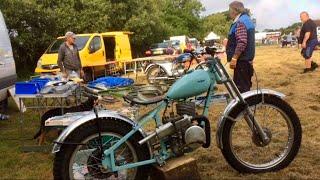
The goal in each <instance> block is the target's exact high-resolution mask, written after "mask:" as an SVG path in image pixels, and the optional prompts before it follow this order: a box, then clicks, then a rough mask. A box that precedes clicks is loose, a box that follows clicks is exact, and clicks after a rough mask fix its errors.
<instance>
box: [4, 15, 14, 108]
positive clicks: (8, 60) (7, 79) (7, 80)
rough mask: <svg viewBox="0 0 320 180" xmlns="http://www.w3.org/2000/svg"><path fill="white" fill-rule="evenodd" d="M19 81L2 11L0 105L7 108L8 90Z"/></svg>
mask: <svg viewBox="0 0 320 180" xmlns="http://www.w3.org/2000/svg"><path fill="white" fill-rule="evenodd" d="M16 80H17V74H16V66H15V62H14V59H13V54H12V48H11V43H10V38H9V34H8V30H7V26H6V24H5V21H4V18H3V16H2V13H1V11H0V104H1V105H2V107H4V108H6V107H7V104H8V89H9V88H10V87H11V86H13V85H14V83H15V82H16Z"/></svg>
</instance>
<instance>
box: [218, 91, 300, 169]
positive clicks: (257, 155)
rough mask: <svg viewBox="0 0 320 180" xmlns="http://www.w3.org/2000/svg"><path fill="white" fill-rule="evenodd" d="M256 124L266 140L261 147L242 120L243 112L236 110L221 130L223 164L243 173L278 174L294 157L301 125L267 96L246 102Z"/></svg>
mask: <svg viewBox="0 0 320 180" xmlns="http://www.w3.org/2000/svg"><path fill="white" fill-rule="evenodd" d="M246 101H247V103H248V104H249V107H250V109H251V111H252V112H253V113H254V117H255V119H256V121H257V122H258V123H259V124H260V126H261V127H262V129H263V131H264V133H265V134H266V135H267V136H268V137H269V138H270V140H269V141H268V142H267V143H262V141H261V140H260V138H258V137H257V135H255V134H256V133H252V131H251V129H250V128H249V126H248V124H247V122H246V120H245V119H244V114H245V113H244V112H245V110H244V108H243V107H240V106H239V107H237V108H235V109H234V110H233V111H232V112H231V113H230V117H231V119H234V121H232V120H228V121H226V123H225V126H224V128H223V135H222V143H223V144H222V145H223V148H222V150H221V151H222V153H223V156H224V157H225V159H226V160H227V162H228V163H229V164H230V165H231V166H232V167H233V168H234V169H236V170H237V171H239V172H243V173H263V172H270V171H278V170H280V169H283V168H285V167H287V166H288V165H289V164H290V163H291V162H292V161H293V159H294V158H295V157H296V155H297V153H298V151H299V148H300V144H301V136H302V135H301V133H302V130H301V125H300V121H299V118H298V116H297V114H296V113H295V111H294V110H293V109H292V108H291V106H290V105H289V104H288V103H286V102H285V101H284V100H282V99H280V98H278V97H275V96H270V95H265V96H264V97H262V96H261V95H259V96H254V97H251V98H249V99H247V100H246Z"/></svg>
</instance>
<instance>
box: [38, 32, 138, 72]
mask: <svg viewBox="0 0 320 180" xmlns="http://www.w3.org/2000/svg"><path fill="white" fill-rule="evenodd" d="M130 34H132V33H131V32H120V31H119V32H105V33H91V34H78V35H76V42H75V43H76V45H77V46H78V48H79V50H80V51H79V54H80V59H81V63H82V66H83V67H84V72H85V75H86V77H88V78H90V77H92V74H93V73H95V75H99V74H102V73H104V71H105V65H106V64H107V62H110V61H116V62H117V63H116V65H117V68H119V69H121V68H122V66H121V61H124V60H131V59H132V55H131V46H130V41H129V35H130ZM63 42H64V37H58V38H57V39H56V40H55V41H54V42H53V43H52V44H51V45H50V46H49V48H48V49H47V50H46V51H45V53H44V54H43V55H42V56H41V57H40V59H39V61H38V64H37V67H36V69H35V72H36V73H55V72H58V71H60V69H59V67H58V65H57V60H58V50H59V47H60V45H61V44H62V43H63ZM92 70H93V71H92Z"/></svg>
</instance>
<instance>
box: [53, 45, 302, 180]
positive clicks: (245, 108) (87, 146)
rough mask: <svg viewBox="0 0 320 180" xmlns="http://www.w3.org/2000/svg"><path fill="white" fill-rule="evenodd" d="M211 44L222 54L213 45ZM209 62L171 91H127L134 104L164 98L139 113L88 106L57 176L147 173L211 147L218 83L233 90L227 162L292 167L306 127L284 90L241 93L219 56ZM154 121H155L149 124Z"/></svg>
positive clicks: (220, 132)
mask: <svg viewBox="0 0 320 180" xmlns="http://www.w3.org/2000/svg"><path fill="white" fill-rule="evenodd" d="M207 52H209V53H210V54H211V55H213V54H214V50H212V49H207ZM212 57H214V56H212ZM201 67H203V68H199V69H197V70H193V71H190V72H188V73H187V74H186V75H184V76H183V77H182V78H181V79H179V80H178V81H176V82H175V83H174V84H173V85H172V86H171V88H170V89H169V91H168V92H167V94H166V95H165V96H164V97H155V98H152V99H150V98H143V97H141V96H131V95H128V96H126V97H125V98H124V99H125V100H126V101H128V102H129V103H131V104H138V105H151V104H154V105H156V107H155V108H154V109H152V110H151V111H149V112H148V113H146V114H144V115H143V116H141V117H139V118H137V119H134V120H132V119H129V118H127V117H124V116H123V115H120V114H118V113H117V112H115V111H109V110H97V109H96V108H95V109H94V111H90V112H83V115H81V116H79V117H77V120H76V121H75V122H73V123H72V124H71V125H69V126H68V127H67V128H66V129H65V130H64V131H63V132H62V134H61V135H60V136H59V138H58V139H57V140H56V142H55V145H54V148H53V153H55V158H54V168H53V175H54V178H55V179H108V178H112V179H114V178H118V179H147V178H148V176H149V170H150V165H152V164H157V165H160V166H165V162H166V161H167V160H168V159H170V158H174V157H177V156H182V155H184V154H186V153H188V152H191V151H194V150H196V149H197V148H199V147H203V148H209V147H210V144H211V129H210V121H209V119H208V116H209V107H210V103H211V97H212V96H213V95H214V94H215V91H214V89H215V86H216V85H217V84H224V85H225V86H226V88H227V90H228V92H229V93H230V96H231V97H232V98H233V100H232V101H231V102H230V103H229V104H228V106H227V107H226V108H225V110H224V112H223V114H222V115H221V118H220V119H219V121H218V127H217V132H216V143H217V145H218V147H219V148H220V149H221V152H222V154H223V156H224V157H225V159H226V160H227V162H228V163H229V164H230V165H231V166H232V167H233V168H234V169H236V170H237V171H239V172H243V173H261V172H269V171H277V170H280V169H283V168H285V167H287V166H288V165H289V164H290V163H291V162H292V160H293V159H294V158H295V156H296V155H297V153H298V151H299V147H300V143H301V133H302V131H301V125H300V121H299V118H298V116H297V114H296V113H295V111H294V110H293V109H292V107H291V106H290V105H289V104H288V103H286V102H285V101H284V100H283V98H284V95H283V94H281V93H279V92H275V91H272V90H266V89H263V90H262V89H259V90H253V91H250V92H247V93H244V94H240V92H239V90H238V89H237V87H236V85H235V84H234V82H233V81H232V79H231V78H230V76H229V75H228V73H227V71H226V69H225V68H224V66H223V65H222V64H221V62H220V60H219V59H218V58H210V59H209V60H208V61H207V62H203V63H202V66H201ZM203 94H206V100H205V105H204V108H203V111H202V112H201V113H200V114H199V113H198V112H197V111H196V109H197V108H196V107H195V104H194V102H193V99H194V98H195V97H197V96H200V95H203ZM153 120H154V121H153ZM150 122H155V128H154V130H151V131H148V132H146V131H145V129H150ZM145 126H147V127H148V128H145ZM143 127H144V128H143Z"/></svg>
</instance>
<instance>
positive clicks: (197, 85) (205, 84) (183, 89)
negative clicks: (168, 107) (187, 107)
mask: <svg viewBox="0 0 320 180" xmlns="http://www.w3.org/2000/svg"><path fill="white" fill-rule="evenodd" d="M210 83H211V79H210V76H209V74H208V73H207V72H206V71H205V70H202V69H199V70H195V71H193V72H191V73H189V74H186V75H184V76H183V77H182V78H181V79H179V80H178V81H176V82H175V83H174V84H173V85H172V86H171V87H170V89H169V91H168V93H167V98H168V99H172V100H179V99H186V98H190V97H193V96H197V95H201V94H202V93H204V92H207V91H208V89H209V87H210Z"/></svg>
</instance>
